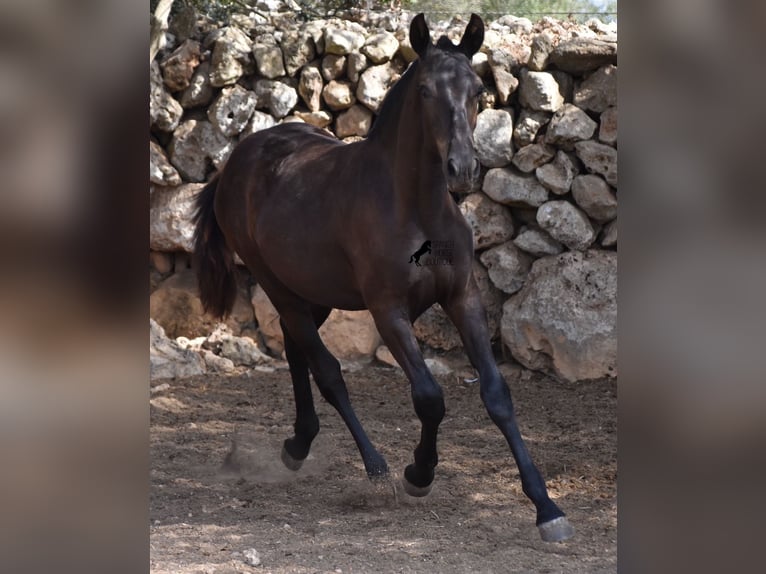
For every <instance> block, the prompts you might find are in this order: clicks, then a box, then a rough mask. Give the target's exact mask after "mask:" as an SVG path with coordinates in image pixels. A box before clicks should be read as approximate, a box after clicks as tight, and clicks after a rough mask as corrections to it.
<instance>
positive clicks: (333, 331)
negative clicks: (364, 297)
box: [251, 286, 381, 361]
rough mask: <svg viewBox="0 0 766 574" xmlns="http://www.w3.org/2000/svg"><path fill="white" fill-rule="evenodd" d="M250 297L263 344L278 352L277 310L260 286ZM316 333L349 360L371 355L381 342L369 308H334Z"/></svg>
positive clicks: (280, 343)
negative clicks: (350, 309) (355, 309)
mask: <svg viewBox="0 0 766 574" xmlns="http://www.w3.org/2000/svg"><path fill="white" fill-rule="evenodd" d="M251 301H252V305H253V308H254V309H255V316H256V320H257V322H258V330H259V331H260V332H261V334H262V335H263V338H264V341H265V342H266V345H267V346H268V348H269V349H271V350H272V352H275V353H281V352H282V350H283V349H284V338H283V335H282V329H281V328H280V326H279V314H278V313H277V311H276V309H274V306H273V305H272V304H271V301H269V299H268V297H267V296H266V294H265V293H264V291H263V289H261V287H260V286H257V287H256V288H255V289H254V290H253V296H252V300H251ZM319 336H320V337H321V338H322V341H323V342H324V344H325V346H326V347H327V348H328V349H329V351H330V352H331V353H332V354H333V355H335V356H336V357H337V358H339V359H343V360H349V361H353V360H363V359H369V358H371V357H372V356H373V355H374V353H375V350H376V349H377V348H378V347H379V346H380V344H381V339H380V335H379V334H378V330H377V328H376V327H375V321H374V320H373V318H372V315H370V313H369V311H342V310H339V309H333V310H332V312H331V313H330V316H329V317H328V318H327V320H326V321H325V323H324V324H323V325H322V327H321V328H320V329H319Z"/></svg>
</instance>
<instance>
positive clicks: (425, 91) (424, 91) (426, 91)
mask: <svg viewBox="0 0 766 574" xmlns="http://www.w3.org/2000/svg"><path fill="white" fill-rule="evenodd" d="M419 89H420V95H421V96H422V97H423V98H424V99H428V98H430V97H432V96H433V93H432V92H431V90H430V88H429V87H428V86H420V88H419Z"/></svg>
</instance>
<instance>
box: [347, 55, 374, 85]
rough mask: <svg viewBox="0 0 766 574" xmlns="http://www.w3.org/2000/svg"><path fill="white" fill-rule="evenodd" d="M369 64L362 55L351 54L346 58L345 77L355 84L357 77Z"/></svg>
mask: <svg viewBox="0 0 766 574" xmlns="http://www.w3.org/2000/svg"><path fill="white" fill-rule="evenodd" d="M368 65H369V62H368V61H367V57H366V56H365V55H364V54H360V53H359V52H351V53H350V54H349V55H348V56H347V57H346V76H348V79H349V80H350V81H351V82H353V83H357V82H358V81H359V75H360V74H361V73H362V72H363V71H365V70H366V69H367V66H368Z"/></svg>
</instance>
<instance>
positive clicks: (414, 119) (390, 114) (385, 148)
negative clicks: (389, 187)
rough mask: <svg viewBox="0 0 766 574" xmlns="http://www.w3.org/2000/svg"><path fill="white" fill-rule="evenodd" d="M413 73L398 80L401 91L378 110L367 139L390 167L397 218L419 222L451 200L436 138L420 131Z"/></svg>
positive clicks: (436, 213)
mask: <svg viewBox="0 0 766 574" xmlns="http://www.w3.org/2000/svg"><path fill="white" fill-rule="evenodd" d="M413 72H414V70H413V69H410V70H408V73H405V75H404V76H402V78H401V80H399V83H400V84H401V83H402V82H404V85H401V86H397V87H399V88H401V89H403V91H402V92H400V93H399V94H396V96H397V97H396V98H395V99H394V100H392V101H388V102H384V106H385V105H386V104H389V106H390V107H389V108H388V109H383V110H381V114H380V116H379V117H378V125H376V126H375V128H376V129H375V130H373V132H372V133H371V134H370V138H369V141H370V144H371V145H375V146H376V147H377V148H378V149H377V153H379V154H381V155H382V156H384V157H386V159H387V160H388V161H387V162H386V163H388V165H389V166H390V167H391V172H392V181H393V183H394V200H395V203H396V210H397V214H398V216H399V219H402V220H407V219H412V217H413V216H416V217H417V218H418V219H420V220H421V221H423V220H428V219H433V218H435V217H437V216H438V215H439V214H440V213H442V212H443V210H444V209H445V207H447V206H448V204H449V202H451V201H452V199H451V198H450V196H449V194H448V193H447V181H446V178H445V175H444V168H443V166H442V160H441V156H440V154H439V152H438V148H437V146H436V141H435V139H434V138H433V137H431V136H430V134H428V135H427V136H426V134H425V133H424V130H423V121H422V115H421V114H422V109H421V105H422V104H421V99H420V97H419V95H418V93H417V87H416V86H415V85H414V82H413V77H414V73H413ZM381 120H382V121H381ZM403 223H406V221H403Z"/></svg>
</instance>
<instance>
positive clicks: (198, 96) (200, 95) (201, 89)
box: [180, 62, 213, 109]
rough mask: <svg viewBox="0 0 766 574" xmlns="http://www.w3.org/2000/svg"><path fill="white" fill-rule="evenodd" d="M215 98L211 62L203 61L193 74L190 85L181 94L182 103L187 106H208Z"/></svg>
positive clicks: (187, 107)
mask: <svg viewBox="0 0 766 574" xmlns="http://www.w3.org/2000/svg"><path fill="white" fill-rule="evenodd" d="M212 100H213V87H212V86H211V85H210V62H202V63H201V64H200V65H199V66H198V67H197V69H196V70H195V71H194V74H192V77H191V80H190V81H189V87H188V88H186V89H185V90H184V92H183V93H182V94H181V100H180V101H181V105H182V106H183V107H184V108H186V109H189V108H196V107H200V106H207V105H208V104H209V103H210V102H211V101H212Z"/></svg>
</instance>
